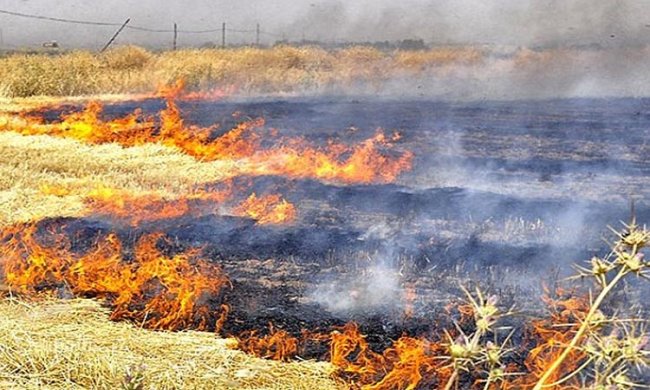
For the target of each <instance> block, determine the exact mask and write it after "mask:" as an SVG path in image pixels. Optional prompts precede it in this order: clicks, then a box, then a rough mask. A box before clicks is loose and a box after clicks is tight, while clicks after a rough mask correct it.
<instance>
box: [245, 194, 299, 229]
mask: <svg viewBox="0 0 650 390" xmlns="http://www.w3.org/2000/svg"><path fill="white" fill-rule="evenodd" d="M235 214H237V215H240V216H246V217H250V218H252V219H255V220H256V221H257V223H259V224H260V225H267V224H274V225H278V224H286V223H290V222H293V221H294V220H295V219H296V207H295V206H294V205H293V204H291V203H289V202H287V201H286V200H285V199H282V196H280V195H265V196H261V197H258V196H257V194H255V193H253V194H251V196H249V197H248V199H246V200H245V201H244V202H242V204H240V205H239V206H238V207H237V208H236V209H235Z"/></svg>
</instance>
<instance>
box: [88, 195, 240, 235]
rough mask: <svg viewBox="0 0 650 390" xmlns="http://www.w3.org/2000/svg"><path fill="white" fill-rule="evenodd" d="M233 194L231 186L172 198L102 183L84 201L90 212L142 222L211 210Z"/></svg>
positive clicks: (127, 221)
mask: <svg viewBox="0 0 650 390" xmlns="http://www.w3.org/2000/svg"><path fill="white" fill-rule="evenodd" d="M231 196H232V192H231V190H230V189H229V188H226V189H224V190H220V191H197V192H195V193H192V194H190V195H186V196H181V197H178V198H172V199H168V198H166V197H164V196H162V195H159V194H156V193H151V194H138V195H134V194H132V193H131V192H129V191H127V190H121V189H114V188H108V187H102V186H99V187H97V188H95V189H93V190H91V191H89V192H88V193H87V194H85V197H84V202H85V203H86V205H87V207H88V210H87V214H88V215H99V216H107V217H111V218H114V219H119V220H122V221H125V222H126V223H128V224H129V225H131V226H138V225H140V224H141V223H143V222H152V221H158V220H163V219H173V218H180V217H185V216H195V217H197V216H201V215H205V214H210V213H213V212H215V211H216V205H217V204H219V203H221V202H224V201H226V200H227V199H229V198H230V197H231Z"/></svg>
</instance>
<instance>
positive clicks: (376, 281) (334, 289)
mask: <svg viewBox="0 0 650 390" xmlns="http://www.w3.org/2000/svg"><path fill="white" fill-rule="evenodd" d="M310 295H311V296H312V297H313V301H314V302H316V303H318V304H320V305H321V306H323V307H325V308H326V309H327V310H328V311H330V312H332V313H335V314H342V313H344V314H354V313H358V312H367V311H381V312H387V311H392V310H394V309H395V308H396V307H398V306H399V305H400V302H401V299H402V297H403V296H404V291H403V289H402V287H401V286H400V280H399V275H398V274H397V272H396V271H395V270H394V269H392V268H390V267H387V266H386V265H382V264H380V265H374V266H371V267H369V268H367V269H365V270H363V272H360V273H359V274H356V275H354V276H353V277H352V278H349V279H346V278H345V276H341V275H339V276H338V277H337V278H336V279H334V280H331V281H328V282H325V283H322V284H320V285H318V287H317V288H316V289H315V291H313V292H312V293H311V294H310Z"/></svg>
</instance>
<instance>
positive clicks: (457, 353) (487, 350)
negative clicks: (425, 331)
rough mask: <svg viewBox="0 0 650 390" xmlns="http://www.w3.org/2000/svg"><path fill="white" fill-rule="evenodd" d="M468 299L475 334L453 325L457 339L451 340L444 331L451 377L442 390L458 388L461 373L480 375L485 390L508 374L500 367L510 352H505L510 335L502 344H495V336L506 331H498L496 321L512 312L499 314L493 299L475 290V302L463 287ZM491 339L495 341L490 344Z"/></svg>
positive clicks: (496, 342)
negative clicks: (451, 371) (451, 370)
mask: <svg viewBox="0 0 650 390" xmlns="http://www.w3.org/2000/svg"><path fill="white" fill-rule="evenodd" d="M461 288H462V290H463V292H464V293H465V295H466V296H467V302H468V304H469V307H470V310H471V313H472V321H473V328H474V331H473V332H472V333H470V334H466V333H465V332H464V331H463V330H462V329H461V328H460V326H459V325H458V324H455V325H456V328H457V331H458V333H459V335H458V336H457V337H456V338H454V337H452V336H451V335H450V333H449V332H447V331H445V335H446V337H447V339H448V342H449V345H448V353H449V355H448V356H445V357H444V358H445V359H448V360H449V361H450V364H451V366H452V368H453V373H452V375H451V376H450V377H449V379H448V380H447V383H446V385H445V387H444V389H445V390H449V389H451V388H452V387H453V386H454V385H458V381H459V377H460V375H461V373H462V372H480V373H481V374H482V376H483V377H484V378H485V379H482V380H481V382H482V383H484V384H485V385H484V389H488V388H490V386H491V385H493V384H496V383H499V382H502V381H504V380H505V379H506V377H507V376H508V375H512V374H508V373H507V372H506V367H505V365H504V363H503V360H504V357H505V356H506V355H507V354H509V353H510V352H512V349H510V348H508V345H509V342H510V337H511V336H512V331H511V332H510V333H509V334H508V335H507V336H506V337H505V339H504V340H503V341H502V342H500V343H499V342H498V340H496V339H497V335H498V333H499V331H503V330H507V329H508V328H505V327H498V326H497V322H498V320H499V319H501V318H503V317H506V316H509V315H512V313H513V312H512V309H509V310H507V311H505V312H502V311H501V310H500V309H499V308H498V306H497V302H498V299H497V297H496V296H495V295H491V296H488V297H485V295H484V294H483V293H482V292H481V290H479V289H478V288H477V289H476V298H475V297H474V296H472V294H471V293H470V292H469V291H468V290H467V289H466V288H464V287H461ZM490 335H493V336H494V339H495V341H494V342H493V341H491V340H489V336H490Z"/></svg>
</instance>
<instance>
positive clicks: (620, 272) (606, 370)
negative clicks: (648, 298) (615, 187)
mask: <svg viewBox="0 0 650 390" xmlns="http://www.w3.org/2000/svg"><path fill="white" fill-rule="evenodd" d="M612 231H613V232H614V234H615V235H616V237H617V239H616V241H615V242H614V243H613V244H611V245H610V246H611V247H612V251H611V252H610V253H609V255H607V256H606V257H605V258H597V257H594V258H593V259H591V261H590V262H589V264H588V266H586V267H583V266H576V268H577V271H578V275H577V276H576V277H577V278H590V279H592V280H594V281H595V283H596V285H597V286H598V287H599V288H600V292H599V293H598V295H597V296H596V298H595V299H594V300H593V302H591V304H590V308H589V311H588V312H587V314H586V315H585V317H584V318H583V319H582V320H581V323H580V325H579V327H578V329H577V331H576V333H575V335H574V336H573V338H572V339H571V341H570V342H569V344H568V345H567V346H566V347H565V348H564V350H563V351H562V353H561V354H560V355H559V356H558V357H557V358H556V359H555V361H553V363H552V364H551V365H550V366H549V367H548V369H547V370H546V371H545V372H544V373H543V374H542V376H541V377H540V378H539V380H538V382H537V384H536V385H535V387H534V390H542V389H544V388H549V387H553V386H557V385H559V384H561V383H564V382H566V381H567V380H568V379H570V378H572V377H574V376H575V375H577V374H578V373H579V372H580V371H582V370H584V369H585V368H586V367H587V366H589V365H590V364H592V363H593V366H594V370H595V375H594V384H595V386H596V387H595V388H597V389H601V388H602V389H608V388H612V387H611V386H617V387H615V388H616V389H625V388H630V387H631V386H634V383H633V382H631V381H630V380H629V379H628V376H627V373H628V369H629V368H628V366H629V365H630V364H633V365H637V366H640V365H646V364H647V356H648V355H647V352H644V348H645V345H646V344H647V337H646V336H645V335H644V334H643V333H642V334H639V333H638V332H637V331H635V330H634V329H632V328H629V327H627V328H626V327H625V326H624V325H623V324H624V323H625V321H622V320H618V319H617V318H616V317H609V318H608V317H606V316H604V315H603V313H602V312H601V310H600V308H601V306H602V304H603V302H604V301H605V298H607V297H608V296H609V295H610V294H611V293H612V292H613V291H614V290H615V289H616V287H617V286H618V285H619V283H620V282H621V281H622V280H623V279H625V278H627V277H630V276H636V277H639V278H645V279H648V270H649V269H650V264H649V263H648V262H647V261H645V258H644V254H643V253H642V252H641V250H642V249H643V248H645V247H646V246H647V245H648V241H649V240H650V232H649V231H648V230H647V229H646V227H645V226H644V227H640V226H638V225H637V224H636V221H635V219H634V218H632V222H631V223H630V224H624V228H623V229H622V230H621V231H616V230H614V229H612ZM604 325H609V326H607V327H606V326H604ZM606 328H613V329H614V330H613V331H612V333H611V334H610V335H608V336H602V332H603V330H604V329H606ZM619 332H620V333H619ZM621 334H624V335H625V336H624V337H623V336H621ZM576 349H581V350H583V351H584V352H586V353H587V360H586V361H585V362H584V363H583V364H582V365H581V366H580V367H579V368H578V369H577V370H573V372H572V373H570V374H568V375H567V376H565V377H563V378H561V379H560V380H558V381H555V382H554V383H549V380H550V378H552V377H553V375H554V374H555V373H556V371H558V369H559V368H560V367H561V366H562V363H563V362H564V361H565V360H566V358H567V357H568V356H569V355H570V354H571V352H572V351H574V350H576Z"/></svg>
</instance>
